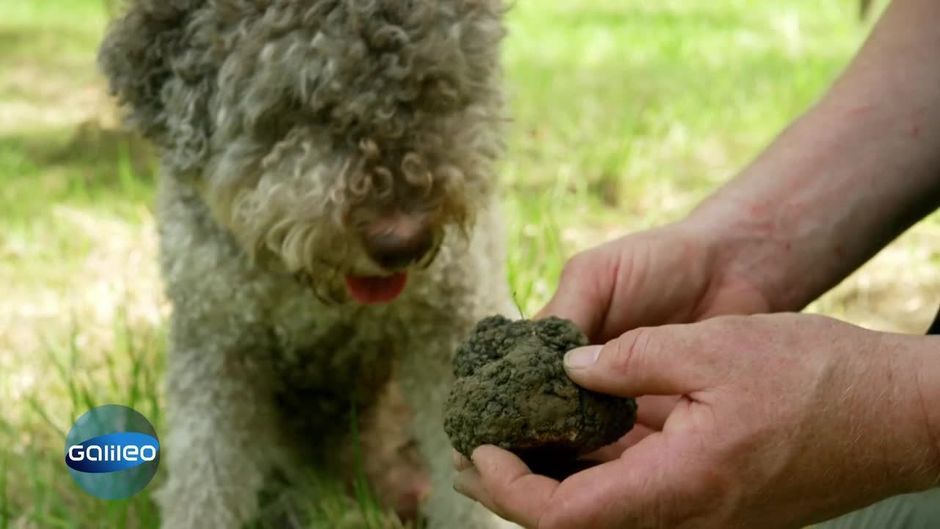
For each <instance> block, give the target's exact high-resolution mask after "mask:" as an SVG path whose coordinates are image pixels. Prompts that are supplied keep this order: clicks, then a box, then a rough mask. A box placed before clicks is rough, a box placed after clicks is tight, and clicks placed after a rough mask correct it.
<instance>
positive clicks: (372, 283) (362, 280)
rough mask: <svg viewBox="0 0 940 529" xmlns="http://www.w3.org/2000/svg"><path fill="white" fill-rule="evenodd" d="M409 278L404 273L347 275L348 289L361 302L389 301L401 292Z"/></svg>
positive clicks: (370, 303) (368, 303) (369, 303)
mask: <svg viewBox="0 0 940 529" xmlns="http://www.w3.org/2000/svg"><path fill="white" fill-rule="evenodd" d="M407 280H408V276H407V275H406V274H403V273H398V274H393V275H390V276H346V290H348V291H349V295H350V296H352V298H353V299H355V300H356V301H358V302H359V303H363V304H366V305H372V304H376V303H388V302H390V301H392V300H393V299H395V298H397V297H398V295H399V294H401V292H402V290H404V289H405V282H406V281H407Z"/></svg>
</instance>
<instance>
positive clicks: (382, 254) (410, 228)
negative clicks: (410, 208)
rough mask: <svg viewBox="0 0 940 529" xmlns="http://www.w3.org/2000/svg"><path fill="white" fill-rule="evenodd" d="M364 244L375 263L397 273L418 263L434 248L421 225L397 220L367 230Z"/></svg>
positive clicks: (425, 227)
mask: <svg viewBox="0 0 940 529" xmlns="http://www.w3.org/2000/svg"><path fill="white" fill-rule="evenodd" d="M364 243H365V248H366V252H367V253H368V254H369V257H370V258H372V260H373V261H375V263H376V264H378V265H379V266H381V267H382V268H385V269H387V270H396V269H400V268H405V267H406V266H408V265H411V264H414V263H417V262H418V261H420V260H421V258H423V257H424V256H425V255H427V253H428V252H429V251H430V250H431V247H432V246H433V245H434V237H433V235H432V233H431V230H430V229H429V228H428V227H427V225H425V224H424V223H421V222H414V221H409V220H399V221H397V222H392V223H387V222H386V223H381V224H380V225H379V226H377V227H376V228H374V229H371V230H368V231H366V233H365V238H364Z"/></svg>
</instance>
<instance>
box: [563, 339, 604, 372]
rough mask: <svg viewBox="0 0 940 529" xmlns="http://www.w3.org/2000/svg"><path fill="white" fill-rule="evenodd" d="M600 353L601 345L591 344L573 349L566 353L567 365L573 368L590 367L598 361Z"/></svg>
mask: <svg viewBox="0 0 940 529" xmlns="http://www.w3.org/2000/svg"><path fill="white" fill-rule="evenodd" d="M600 354H601V346H600V345H589V346H587V347H578V348H577V349H572V350H570V351H568V352H567V353H566V354H565V367H568V368H571V369H583V368H585V367H590V366H592V365H594V363H595V362H597V357H598V355H600Z"/></svg>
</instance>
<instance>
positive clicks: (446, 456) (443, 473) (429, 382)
mask: <svg viewBox="0 0 940 529" xmlns="http://www.w3.org/2000/svg"><path fill="white" fill-rule="evenodd" d="M455 338H456V337H453V336H447V337H443V336H440V334H438V335H437V336H426V337H425V340H418V342H421V344H420V346H418V347H420V349H412V350H410V351H409V352H408V354H407V355H406V356H405V358H404V359H403V363H402V369H401V374H400V380H401V383H402V387H403V388H404V390H405V392H406V394H407V396H408V400H409V401H410V402H411V403H412V406H413V407H414V408H415V421H414V431H415V436H416V437H417V438H418V441H419V445H420V449H421V452H422V455H423V456H424V458H425V460H427V462H428V468H429V470H430V474H431V493H430V495H429V496H428V498H427V500H426V502H425V504H424V508H423V511H424V514H425V515H426V516H427V519H428V527H429V529H447V528H451V527H460V528H464V529H490V528H494V527H499V525H497V519H496V517H495V516H493V515H492V514H490V513H489V512H487V511H486V510H485V509H483V508H482V507H481V506H480V505H478V504H476V503H475V502H473V501H471V500H469V499H467V498H465V497H463V496H461V495H459V494H457V493H456V492H454V489H453V482H454V477H455V475H456V474H455V471H454V468H453V458H452V457H451V450H452V448H451V444H450V441H449V440H448V439H447V435H446V434H445V433H444V427H443V416H442V409H443V405H444V400H445V399H446V397H447V391H448V388H449V383H448V382H449V381H450V380H452V375H451V373H450V365H449V364H450V363H449V361H448V360H449V359H448V358H447V356H446V352H447V351H450V350H452V349H453V348H454V347H455V346H456V344H457V340H456V339H455ZM442 352H443V353H444V354H442Z"/></svg>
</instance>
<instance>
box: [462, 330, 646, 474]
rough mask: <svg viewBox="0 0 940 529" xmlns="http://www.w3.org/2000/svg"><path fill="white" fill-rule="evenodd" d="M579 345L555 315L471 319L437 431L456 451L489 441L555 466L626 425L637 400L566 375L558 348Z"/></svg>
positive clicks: (575, 333)
mask: <svg viewBox="0 0 940 529" xmlns="http://www.w3.org/2000/svg"><path fill="white" fill-rule="evenodd" d="M585 344H587V339H586V338H585V336H584V334H583V333H582V332H581V331H580V330H579V329H578V328H577V327H576V326H575V325H574V324H573V323H571V322H570V321H568V320H563V319H560V318H554V317H553V318H546V319H544V320H531V321H530V320H520V321H510V320H508V319H506V318H504V317H502V316H490V317H489V318H485V319H483V320H481V321H480V322H479V323H477V325H476V328H474V330H473V332H472V333H471V335H470V337H469V339H468V340H467V341H466V342H465V343H463V344H462V345H460V347H459V348H458V349H457V354H456V356H455V357H454V374H455V375H456V376H457V380H456V382H455V383H454V387H453V389H452V390H451V393H450V396H449V397H448V399H447V403H446V404H445V407H444V430H445V431H446V432H447V435H448V436H449V437H450V440H451V443H453V445H454V447H455V448H456V449H457V451H458V452H460V453H462V454H464V455H466V456H469V455H470V453H471V452H472V451H473V449H474V448H476V447H478V446H480V445H482V444H494V445H497V446H500V447H502V448H505V449H508V450H511V451H512V452H514V453H516V454H517V455H519V456H520V457H521V458H522V459H523V460H525V461H526V462H527V463H528V464H529V465H530V466H534V467H545V466H546V465H548V466H552V467H556V468H557V467H558V466H559V465H562V464H565V462H570V461H573V460H575V459H576V458H577V457H578V456H581V455H584V454H586V453H588V452H591V451H593V450H596V449H598V448H600V447H602V446H605V445H608V444H610V443H612V442H614V441H616V440H617V439H619V438H620V437H621V436H622V435H623V434H625V433H627V432H628V431H630V429H631V428H632V427H633V423H634V420H635V418H636V401H634V400H633V399H624V398H618V397H612V396H609V395H602V394H599V393H595V392H592V391H588V390H585V389H583V388H581V387H579V386H577V385H576V384H574V383H573V382H572V381H571V380H570V379H569V378H568V376H567V375H566V374H565V370H564V367H563V365H562V358H563V357H564V354H565V352H567V351H568V350H570V349H573V348H575V347H578V346H582V345H585ZM533 469H535V468H533Z"/></svg>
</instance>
